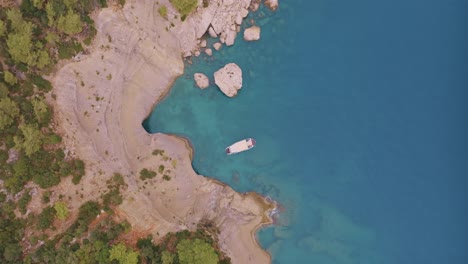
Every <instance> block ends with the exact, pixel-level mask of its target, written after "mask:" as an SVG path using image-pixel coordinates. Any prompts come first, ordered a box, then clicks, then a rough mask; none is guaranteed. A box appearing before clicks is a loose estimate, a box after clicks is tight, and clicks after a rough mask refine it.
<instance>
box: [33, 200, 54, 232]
mask: <svg viewBox="0 0 468 264" xmlns="http://www.w3.org/2000/svg"><path fill="white" fill-rule="evenodd" d="M54 216H55V210H54V208H52V207H50V206H48V207H46V208H44V210H42V212H41V213H40V214H39V216H38V217H37V227H38V228H39V229H40V230H46V229H47V228H49V227H50V226H51V225H52V222H53V221H54Z"/></svg>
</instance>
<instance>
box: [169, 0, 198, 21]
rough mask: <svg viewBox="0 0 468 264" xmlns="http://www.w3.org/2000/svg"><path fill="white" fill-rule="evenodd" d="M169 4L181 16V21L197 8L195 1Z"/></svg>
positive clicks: (180, 0)
mask: <svg viewBox="0 0 468 264" xmlns="http://www.w3.org/2000/svg"><path fill="white" fill-rule="evenodd" d="M170 2H171V4H172V5H173V6H174V7H175V9H177V11H178V12H179V13H180V15H181V19H182V21H184V20H185V18H186V17H187V16H188V15H190V14H191V13H192V12H193V11H194V10H195V8H196V7H197V4H198V1H197V0H170Z"/></svg>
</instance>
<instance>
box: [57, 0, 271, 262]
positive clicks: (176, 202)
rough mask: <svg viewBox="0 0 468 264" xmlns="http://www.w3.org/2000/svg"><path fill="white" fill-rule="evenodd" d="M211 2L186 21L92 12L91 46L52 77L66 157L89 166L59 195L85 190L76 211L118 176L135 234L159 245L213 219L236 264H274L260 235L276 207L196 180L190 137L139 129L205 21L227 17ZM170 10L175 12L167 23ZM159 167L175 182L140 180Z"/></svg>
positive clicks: (151, 4) (154, 12) (141, 5)
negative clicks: (147, 236) (143, 172)
mask: <svg viewBox="0 0 468 264" xmlns="http://www.w3.org/2000/svg"><path fill="white" fill-rule="evenodd" d="M200 2H201V1H200ZM215 2H216V1H212V3H210V6H209V7H207V8H199V9H198V10H197V11H196V12H195V14H192V15H191V16H189V17H188V18H187V20H186V21H184V22H181V21H180V19H173V20H172V19H169V20H167V19H164V18H163V17H161V16H160V15H159V14H158V7H159V5H166V6H167V7H171V5H170V4H169V2H168V1H159V3H156V2H155V1H149V0H145V1H127V3H126V5H125V6H124V7H123V8H122V9H119V8H106V9H103V10H100V11H99V13H97V14H96V15H95V22H96V28H97V31H98V33H97V35H96V38H95V40H94V43H93V44H92V46H91V47H90V48H89V49H88V50H87V52H86V54H84V55H82V56H81V57H80V60H79V61H70V62H69V63H67V64H66V65H64V66H63V67H61V68H60V69H59V70H58V72H57V73H56V74H55V76H54V77H53V80H52V81H53V84H54V91H53V93H54V94H55V95H56V100H55V101H53V105H54V109H55V122H56V124H57V129H58V131H59V132H60V133H61V135H62V136H63V140H64V144H65V146H66V148H67V151H68V152H67V155H69V156H77V157H79V158H81V159H82V160H84V161H85V163H86V171H87V174H86V175H85V177H83V179H82V181H81V183H80V184H79V185H73V184H71V182H70V181H69V180H64V181H63V182H62V183H61V184H60V185H59V186H58V187H57V189H56V190H57V195H58V194H61V193H62V194H66V195H73V194H75V193H76V194H78V193H80V194H81V196H78V195H77V197H75V198H74V201H76V202H75V204H72V205H71V206H73V207H75V209H76V208H77V207H79V205H80V204H81V203H82V202H84V201H87V200H90V199H97V198H99V196H100V195H101V193H102V192H103V191H105V186H106V180H108V179H109V178H110V177H111V176H112V175H113V174H114V173H116V172H118V173H121V174H122V175H124V176H125V180H126V183H127V184H128V188H127V189H126V190H125V191H124V197H125V199H124V202H123V204H122V205H120V206H119V207H118V208H117V210H118V212H119V213H120V214H121V215H124V216H125V217H126V219H127V220H128V221H129V223H130V224H131V225H132V229H133V230H138V231H141V232H143V233H147V234H152V235H153V237H154V239H155V240H156V241H157V240H158V239H160V238H162V237H163V236H164V235H165V234H167V233H168V232H175V231H180V230H184V229H189V230H194V229H196V227H197V225H198V224H199V223H200V221H203V220H209V221H212V222H213V223H214V224H215V225H216V226H217V227H218V228H219V230H220V233H219V244H220V248H221V249H222V250H223V251H224V252H225V253H226V254H227V255H228V256H229V257H230V258H231V259H232V263H256V264H261V263H270V262H271V258H270V256H269V254H268V253H267V252H266V251H264V250H263V249H262V248H261V247H260V246H259V244H258V243H257V241H256V238H255V232H256V230H257V229H258V228H260V227H261V226H263V225H266V224H270V223H271V219H270V217H269V213H270V212H271V210H272V209H273V208H274V204H273V203H272V202H270V201H268V200H267V199H265V198H264V197H262V196H260V195H258V194H255V193H247V194H240V193H237V192H235V191H234V190H232V189H231V188H230V187H229V186H226V185H224V184H222V183H220V182H218V181H215V180H212V179H210V178H206V177H204V176H201V175H197V174H196V173H195V171H194V170H193V168H192V165H191V151H192V149H191V148H190V146H189V144H188V142H187V141H186V140H184V139H181V138H178V137H176V136H172V135H164V134H154V135H150V134H148V133H147V132H146V131H145V130H144V128H143V126H142V122H143V120H144V119H145V118H146V117H147V116H148V115H149V113H150V112H151V111H152V109H153V107H154V106H155V104H157V103H158V100H160V99H161V98H162V97H163V96H164V95H165V94H166V93H167V91H168V90H169V89H170V87H171V85H172V83H173V82H174V80H175V79H176V78H177V77H178V76H180V75H181V74H182V73H183V70H184V63H183V59H182V57H183V56H182V55H183V54H187V53H188V52H189V53H190V52H193V51H195V50H196V49H197V47H198V43H199V38H200V37H202V36H203V34H204V33H205V32H206V30H207V28H208V26H209V23H208V24H207V22H206V18H207V17H208V18H209V17H210V16H209V15H211V16H216V14H218V13H219V12H224V11H225V10H223V9H222V6H221V7H218V6H217V4H216V3H215ZM247 2H249V3H250V1H247ZM234 5H239V3H237V2H236V3H234ZM239 8H240V7H239ZM174 13H175V11H174V10H172V9H171V8H169V17H171V15H172V14H174ZM227 26H229V25H227ZM155 150H156V151H155ZM161 165H162V166H163V167H164V168H165V175H167V176H168V178H170V179H169V180H167V179H166V180H165V179H162V177H161V176H160V175H159V176H158V177H156V178H155V179H151V180H146V181H142V180H140V178H139V172H140V171H141V170H142V169H144V168H147V169H151V170H154V171H157V170H158V168H160V166H161Z"/></svg>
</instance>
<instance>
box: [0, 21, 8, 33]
mask: <svg viewBox="0 0 468 264" xmlns="http://www.w3.org/2000/svg"><path fill="white" fill-rule="evenodd" d="M6 31H7V28H6V25H5V22H3V21H2V20H0V37H3V36H5V33H6Z"/></svg>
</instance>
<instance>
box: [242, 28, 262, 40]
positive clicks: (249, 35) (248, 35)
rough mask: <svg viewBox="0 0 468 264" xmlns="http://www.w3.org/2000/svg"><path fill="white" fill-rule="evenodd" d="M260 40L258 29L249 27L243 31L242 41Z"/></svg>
mask: <svg viewBox="0 0 468 264" xmlns="http://www.w3.org/2000/svg"><path fill="white" fill-rule="evenodd" d="M259 39H260V27H258V26H251V27H249V28H246V29H245V30H244V40H246V41H255V40H259Z"/></svg>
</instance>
